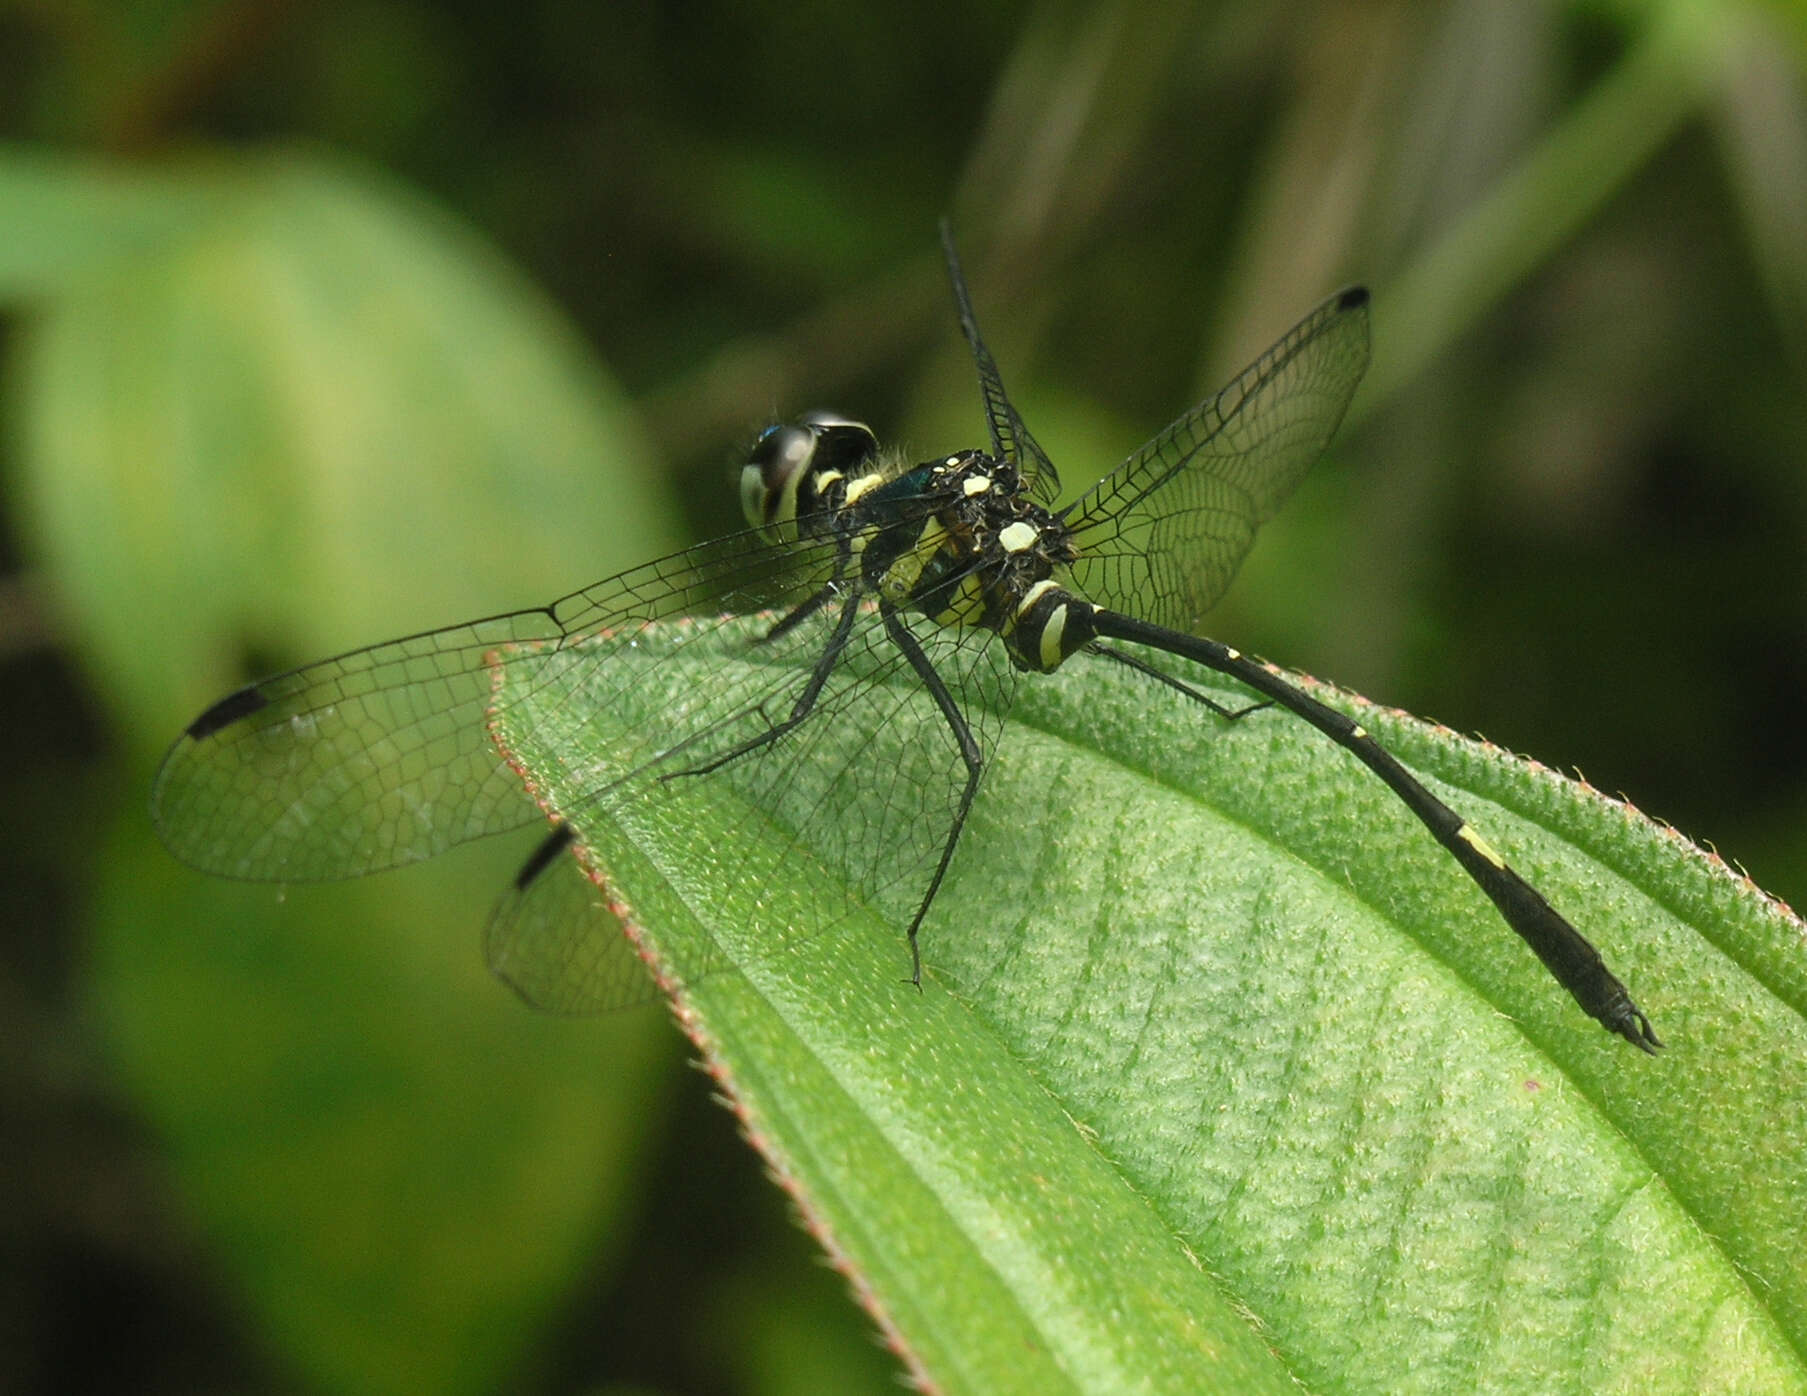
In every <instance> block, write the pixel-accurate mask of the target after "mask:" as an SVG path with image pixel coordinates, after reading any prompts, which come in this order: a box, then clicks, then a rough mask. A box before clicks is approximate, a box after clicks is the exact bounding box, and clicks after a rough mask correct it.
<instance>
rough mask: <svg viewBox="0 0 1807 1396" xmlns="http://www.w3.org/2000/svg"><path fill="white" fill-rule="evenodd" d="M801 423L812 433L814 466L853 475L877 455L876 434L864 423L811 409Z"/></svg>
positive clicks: (818, 468)
mask: <svg viewBox="0 0 1807 1396" xmlns="http://www.w3.org/2000/svg"><path fill="white" fill-rule="evenodd" d="M803 424H804V425H805V426H807V427H809V428H810V429H811V430H812V431H814V432H815V434H816V455H815V463H814V468H815V469H817V470H838V471H840V472H841V473H842V474H844V475H853V474H856V473H858V472H859V471H862V470H864V469H865V467H866V466H868V465H870V464H871V463H872V460H873V458H874V457H876V456H877V455H878V437H876V436H875V435H873V432H872V428H871V427H869V426H867V425H866V424H865V423H864V422H856V421H853V420H851V419H850V418H847V417H837V416H836V415H834V414H833V413H832V412H812V413H810V414H809V415H808V416H807V417H805V418H803Z"/></svg>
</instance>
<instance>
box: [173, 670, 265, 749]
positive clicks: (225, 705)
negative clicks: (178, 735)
mask: <svg viewBox="0 0 1807 1396" xmlns="http://www.w3.org/2000/svg"><path fill="white" fill-rule="evenodd" d="M269 706H270V698H269V695H268V694H266V693H265V692H264V691H263V690H262V689H261V688H259V687H258V686H257V685H256V684H250V685H248V686H247V687H245V688H241V689H239V690H238V692H236V693H228V694H227V695H226V696H225V697H224V698H222V699H220V701H219V702H217V703H215V704H214V705H213V706H212V707H210V708H208V709H207V711H205V712H204V713H202V714H201V715H200V716H199V717H197V718H196V719H195V720H194V721H193V722H191V723H189V724H188V727H187V728H186V729H185V730H186V733H187V735H188V737H189V738H190V739H191V740H193V741H197V742H198V741H200V740H201V738H203V737H211V736H212V735H213V734H214V733H215V732H217V731H219V730H220V729H221V728H222V727H230V726H231V725H232V724H233V723H235V722H237V721H238V720H239V719H240V718H241V717H249V716H250V715H251V714H252V713H254V712H257V711H259V710H260V709H263V708H267V707H269Z"/></svg>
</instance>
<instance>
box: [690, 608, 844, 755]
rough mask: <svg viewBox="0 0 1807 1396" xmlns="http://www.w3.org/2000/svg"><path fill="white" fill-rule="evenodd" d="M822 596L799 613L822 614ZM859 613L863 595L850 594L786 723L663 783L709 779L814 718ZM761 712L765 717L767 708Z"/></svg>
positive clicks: (777, 724) (782, 622)
mask: <svg viewBox="0 0 1807 1396" xmlns="http://www.w3.org/2000/svg"><path fill="white" fill-rule="evenodd" d="M820 595H821V593H817V596H816V597H811V598H810V599H809V600H808V601H805V602H804V603H803V606H800V607H798V610H802V609H803V607H804V606H807V607H810V608H811V609H812V610H819V609H820V608H821V607H820V604H819V602H818V600H817V597H819V596H820ZM859 612H860V597H859V593H858V592H857V591H850V592H849V593H848V594H847V600H846V603H845V604H844V605H843V606H842V607H841V618H840V619H839V620H838V621H836V622H835V628H834V634H833V635H831V636H829V638H828V643H827V644H826V645H824V646H823V647H822V653H821V654H820V655H819V656H817V658H816V664H815V668H813V669H812V670H811V671H810V675H809V682H808V683H806V684H804V686H803V692H802V693H800V694H798V695H797V701H796V702H794V703H792V704H791V711H790V716H788V717H786V718H785V719H784V720H783V721H782V722H771V721H770V719H767V721H768V723H769V725H768V726H767V727H766V729H765V731H763V732H761V733H760V734H759V735H758V736H756V737H749V738H747V740H746V741H744V742H742V743H740V745H738V746H736V747H733V748H731V749H730V750H728V751H725V752H723V753H722V754H721V755H720V756H717V757H716V758H715V759H714V760H712V761H708V762H706V763H705V764H703V765H701V766H692V767H690V768H688V769H686V770H682V771H667V772H666V773H665V774H663V775H662V776H660V777H659V779H660V780H676V779H678V778H679V777H680V776H706V775H708V774H709V773H710V772H711V771H718V770H720V769H721V768H722V767H723V766H726V765H727V764H728V763H729V762H730V761H738V760H740V758H741V757H743V756H747V755H749V754H751V753H752V752H755V751H758V750H760V748H762V747H767V746H770V745H771V744H772V743H773V742H775V741H777V740H778V739H779V738H780V737H782V736H784V734H785V733H787V732H789V731H791V730H793V729H794V728H795V727H796V726H797V725H798V724H799V723H801V722H802V721H803V720H804V719H805V718H807V717H808V716H809V715H810V712H811V711H812V710H813V709H814V708H815V706H816V700H817V699H819V698H820V697H821V696H822V689H823V687H824V686H825V685H826V684H827V683H828V676H829V675H830V674H832V673H833V672H834V666H835V665H836V664H838V663H839V662H840V659H841V655H842V654H843V653H844V652H845V651H846V649H847V641H848V639H849V637H850V636H852V634H853V623H854V622H855V621H856V620H857V619H859ZM796 614H797V612H796V611H793V612H792V613H791V615H793V616H794V615H796ZM789 619H790V616H786V617H785V621H788V620H789ZM785 621H780V622H779V625H783V624H784V623H785ZM774 633H775V632H774ZM766 638H767V639H768V640H769V639H771V638H772V637H771V635H770V634H768V635H767V636H766ZM760 711H761V714H762V715H763V708H762V709H761V710H760Z"/></svg>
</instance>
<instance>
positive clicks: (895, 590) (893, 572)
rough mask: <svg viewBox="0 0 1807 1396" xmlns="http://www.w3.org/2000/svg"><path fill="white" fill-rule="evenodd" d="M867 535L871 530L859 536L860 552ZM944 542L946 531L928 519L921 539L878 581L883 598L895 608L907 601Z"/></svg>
mask: <svg viewBox="0 0 1807 1396" xmlns="http://www.w3.org/2000/svg"><path fill="white" fill-rule="evenodd" d="M868 532H871V530H869V529H867V530H863V531H862V532H861V533H860V534H859V538H860V539H861V540H862V542H861V543H860V544H859V545H858V547H859V549H860V550H863V548H864V542H863V540H864V538H865V536H866V534H867V533H868ZM946 541H947V531H946V530H945V529H943V528H942V527H941V520H939V519H936V518H930V519H929V520H928V522H927V523H926V524H925V525H924V526H923V530H922V536H921V537H919V538H918V539H917V540H916V546H915V547H913V548H911V549H910V550H909V551H908V552H906V553H905V554H904V555H903V556H902V557H900V558H898V559H897V561H896V562H894V563H892V564H891V566H890V567H889V568H887V569H886V571H885V575H884V578H883V580H881V581H880V582H879V590H881V591H882V592H884V594H885V599H886V600H888V601H890V602H892V603H893V604H896V605H902V604H903V603H904V602H905V601H907V600H908V599H909V596H910V592H911V590H912V589H914V587H915V586H916V583H917V582H919V581H921V580H922V569H923V568H925V567H927V566H928V565H929V559H930V558H932V557H933V556H934V555H935V552H936V550H937V549H938V548H940V547H941V545H942V544H943V543H944V542H946Z"/></svg>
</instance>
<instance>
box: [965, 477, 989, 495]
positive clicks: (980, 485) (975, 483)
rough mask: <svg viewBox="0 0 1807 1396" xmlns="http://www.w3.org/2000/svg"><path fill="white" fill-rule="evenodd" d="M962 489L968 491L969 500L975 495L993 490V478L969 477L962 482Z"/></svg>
mask: <svg viewBox="0 0 1807 1396" xmlns="http://www.w3.org/2000/svg"><path fill="white" fill-rule="evenodd" d="M960 488H961V489H963V490H965V491H966V494H967V497H968V498H971V497H972V496H973V495H975V494H984V493H985V491H986V490H988V489H990V488H991V477H990V476H989V475H969V476H967V478H966V479H965V480H964V481H962V482H961V485H960Z"/></svg>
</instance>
